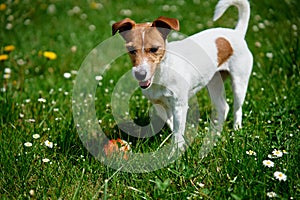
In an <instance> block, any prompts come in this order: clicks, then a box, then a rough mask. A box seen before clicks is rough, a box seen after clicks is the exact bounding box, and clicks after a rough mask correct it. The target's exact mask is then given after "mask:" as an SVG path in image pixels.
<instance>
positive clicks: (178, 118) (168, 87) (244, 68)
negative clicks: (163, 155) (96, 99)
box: [112, 0, 253, 149]
mask: <svg viewBox="0 0 300 200" xmlns="http://www.w3.org/2000/svg"><path fill="white" fill-rule="evenodd" d="M232 5H233V6H236V7H237V8H238V12H239V19H238V23H237V25H236V28H235V29H227V28H213V29H209V30H205V31H203V32H200V33H197V34H195V35H192V36H190V37H188V38H186V39H184V40H181V41H176V42H170V43H168V42H167V41H166V39H167V36H168V34H169V32H170V31H171V29H172V30H175V31H178V30H179V22H178V20H177V19H173V18H167V17H159V18H158V19H156V20H154V21H153V22H152V23H142V24H136V23H135V22H134V21H133V20H131V19H129V18H126V19H124V20H122V21H120V22H117V23H115V24H113V26H112V33H113V35H114V34H116V33H117V32H120V34H121V35H122V37H123V38H124V39H125V41H126V48H127V49H128V52H129V56H130V58H131V61H132V64H133V69H132V73H133V76H134V77H135V78H136V79H137V80H138V81H139V85H140V87H141V88H142V92H143V94H144V95H145V96H146V97H147V98H148V99H150V100H151V101H152V102H153V103H154V104H161V105H162V106H163V108H164V109H165V111H166V117H167V119H166V121H167V123H168V125H169V126H170V128H171V129H172V130H173V135H174V142H175V143H176V144H177V145H178V147H179V148H180V149H182V148H183V147H184V144H185V140H184V132H185V123H186V117H187V110H188V100H189V98H190V97H191V96H193V95H194V94H195V93H196V92H197V91H199V90H200V89H201V88H203V87H205V86H206V87H207V88H208V91H209V94H210V97H211V99H212V102H213V103H214V104H215V106H216V111H217V112H216V114H217V115H216V116H213V118H215V119H216V120H217V123H218V125H219V126H222V125H223V122H224V120H225V119H226V116H227V113H228V110H229V106H228V104H227V103H226V100H225V97H224V96H223V94H222V89H223V87H224V85H223V80H222V78H224V77H225V76H223V75H226V74H230V75H231V78H232V88H233V94H234V128H235V129H239V128H241V126H242V105H243V102H244V99H245V95H246V91H247V86H248V81H249V77H250V74H251V71H252V64H253V57H252V54H251V52H250V51H249V49H248V47H247V44H246V41H245V39H244V38H245V34H246V31H247V27H248V22H249V18H250V6H249V2H248V1H247V0H220V1H219V2H218V4H217V7H216V10H215V15H214V20H217V19H218V18H220V17H221V16H222V14H223V13H224V12H225V11H226V9H227V8H228V7H229V6H232ZM195 46H198V47H199V48H198V49H200V50H199V51H197V47H195ZM201 49H203V50H201ZM172 52H176V53H177V55H175V54H176V53H172ZM178 54H181V55H182V54H184V57H185V59H182V58H180V56H178ZM207 57H208V58H209V59H207ZM188 59H191V60H192V59H194V60H195V59H197V60H198V62H197V61H193V63H196V64H194V65H191V64H190V63H189V60H188ZM197 67H198V68H197ZM219 72H220V73H221V74H222V78H221V79H220V78H219V77H220V73H219ZM178 75H179V76H178ZM182 77H184V78H182ZM152 83H155V84H152Z"/></svg>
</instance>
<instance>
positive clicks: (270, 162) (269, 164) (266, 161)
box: [263, 160, 274, 167]
mask: <svg viewBox="0 0 300 200" xmlns="http://www.w3.org/2000/svg"><path fill="white" fill-rule="evenodd" d="M263 164H264V166H266V167H274V162H272V161H271V160H264V161H263Z"/></svg>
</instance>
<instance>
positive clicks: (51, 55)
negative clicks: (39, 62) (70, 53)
mask: <svg viewBox="0 0 300 200" xmlns="http://www.w3.org/2000/svg"><path fill="white" fill-rule="evenodd" d="M43 56H44V57H45V58H48V59H49V60H55V59H56V58H57V55H56V53H54V52H52V51H44V53H43Z"/></svg>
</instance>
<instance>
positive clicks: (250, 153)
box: [246, 150, 256, 156]
mask: <svg viewBox="0 0 300 200" xmlns="http://www.w3.org/2000/svg"><path fill="white" fill-rule="evenodd" d="M246 154H248V155H250V156H256V152H255V151H252V150H249V151H246Z"/></svg>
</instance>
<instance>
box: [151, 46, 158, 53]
mask: <svg viewBox="0 0 300 200" xmlns="http://www.w3.org/2000/svg"><path fill="white" fill-rule="evenodd" d="M157 51H158V47H152V48H150V52H151V53H156V52H157Z"/></svg>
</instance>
